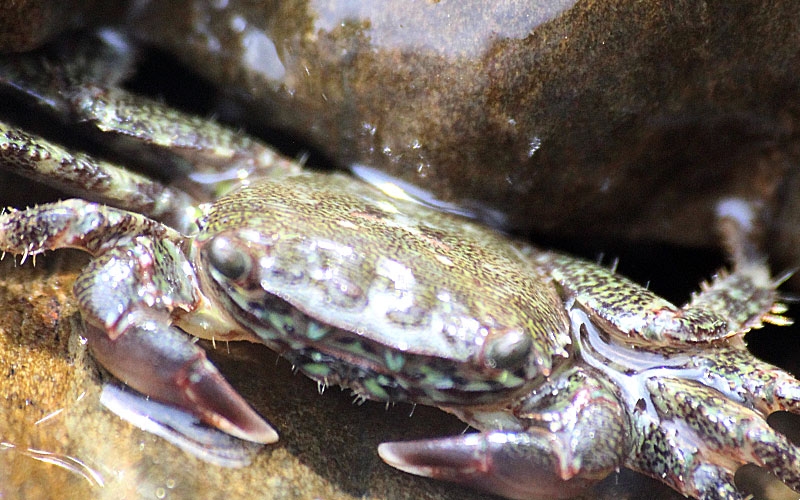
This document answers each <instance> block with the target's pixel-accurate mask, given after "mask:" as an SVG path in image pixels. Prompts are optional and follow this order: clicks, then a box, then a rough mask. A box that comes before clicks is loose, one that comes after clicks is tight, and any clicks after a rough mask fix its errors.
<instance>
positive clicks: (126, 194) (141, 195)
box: [0, 122, 192, 221]
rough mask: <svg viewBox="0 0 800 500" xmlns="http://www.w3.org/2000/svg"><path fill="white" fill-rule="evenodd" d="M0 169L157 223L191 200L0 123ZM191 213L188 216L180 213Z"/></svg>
mask: <svg viewBox="0 0 800 500" xmlns="http://www.w3.org/2000/svg"><path fill="white" fill-rule="evenodd" d="M0 168H3V169H6V170H8V171H9V172H13V173H15V174H19V175H24V176H25V177H28V178H30V179H33V180H36V181H39V182H43V183H45V184H48V185H50V186H52V187H55V188H58V189H60V190H63V191H64V192H67V193H71V194H73V195H76V196H81V197H84V198H87V199H90V200H92V201H96V202H100V203H105V204H109V205H113V206H115V207H117V208H121V209H124V210H131V211H133V212H138V213H142V214H145V215H147V216H148V217H152V218H154V219H157V220H162V221H163V220H167V219H170V218H174V217H175V214H181V215H184V212H185V211H186V208H187V207H189V206H190V204H191V201H192V200H191V199H190V198H189V196H187V195H186V194H185V193H182V192H180V191H177V190H175V189H172V188H169V187H167V186H164V185H163V184H161V183H159V182H156V181H154V180H152V179H150V178H148V177H146V176H144V175H140V174H136V173H134V172H130V171H128V170H125V169H123V168H120V167H118V166H116V165H113V164H111V163H109V162H106V161H103V160H99V159H97V158H94V157H93V156H91V155H88V154H85V153H72V152H70V151H67V150H66V149H64V148H63V147H61V146H59V145H57V144H53V143H52V142H50V141H47V140H45V139H43V138H41V137H38V136H36V135H33V134H30V133H28V132H25V131H24V130H22V129H19V128H16V127H12V126H9V125H7V124H5V123H2V122H0ZM186 215H187V216H188V215H191V214H186Z"/></svg>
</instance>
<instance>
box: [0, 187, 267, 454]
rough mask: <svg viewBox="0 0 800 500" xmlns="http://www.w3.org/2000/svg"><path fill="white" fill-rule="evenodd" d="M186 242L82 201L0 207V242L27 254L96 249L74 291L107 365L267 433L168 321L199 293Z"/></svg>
mask: <svg viewBox="0 0 800 500" xmlns="http://www.w3.org/2000/svg"><path fill="white" fill-rule="evenodd" d="M27 242H34V243H27ZM183 245H184V240H183V237H182V236H181V235H180V234H179V233H177V232H176V231H174V230H172V229H170V228H168V227H167V226H164V225H163V224H159V223H157V222H155V221H153V220H150V219H148V218H146V217H143V216H141V215H138V214H134V213H130V212H124V211H122V210H117V209H113V208H110V207H105V206H101V205H97V204H93V203H89V202H85V201H83V200H66V201H63V202H59V203H52V204H47V205H42V206H40V207H37V208H32V209H28V210H25V211H21V212H17V211H14V212H10V213H6V214H4V215H2V216H0V249H2V250H3V251H7V252H12V253H14V254H23V255H25V256H27V255H36V254H38V253H41V252H43V251H45V250H48V249H56V248H66V247H71V248H78V249H81V250H84V251H87V252H89V253H91V254H92V255H94V256H95V257H96V258H95V259H94V260H93V261H92V262H91V263H90V264H89V265H88V266H87V268H86V269H85V270H84V271H83V272H82V273H81V275H80V276H79V277H78V280H77V281H76V284H75V295H76V296H77V297H78V301H79V304H80V308H81V313H82V316H83V318H84V320H85V321H86V322H87V323H88V328H87V338H88V341H89V347H90V348H91V349H92V351H93V353H94V354H95V356H96V357H97V359H98V361H99V362H100V363H101V364H102V365H103V366H105V367H106V368H107V369H108V370H109V371H110V372H112V373H113V374H115V375H116V376H117V377H119V378H120V379H121V380H123V381H124V382H125V383H126V384H128V385H130V386H131V387H133V388H135V389H137V390H139V391H141V392H143V393H145V394H147V395H148V396H151V397H153V398H155V399H158V400H160V401H164V402H166V403H170V404H174V405H176V406H178V407H180V408H183V409H184V410H187V411H189V412H191V413H194V414H196V415H198V416H199V417H200V418H202V419H203V420H204V421H206V422H207V423H209V424H211V425H214V426H216V427H218V428H219V429H220V430H223V431H225V432H227V433H229V434H233V435H236V436H238V437H241V438H243V439H248V440H251V441H256V442H263V443H269V442H274V441H276V440H277V434H276V433H275V431H274V430H273V429H272V428H271V427H270V426H269V425H268V424H267V423H266V422H265V421H264V420H263V419H262V418H261V417H260V416H259V415H258V414H257V413H256V412H255V411H254V410H253V409H252V408H251V407H250V406H249V405H248V404H247V403H246V402H245V401H244V399H242V397H241V396H240V395H239V394H238V393H237V392H236V391H235V390H234V389H233V388H232V387H231V386H230V385H229V384H228V383H227V382H226V381H225V379H224V378H223V377H222V375H221V374H220V373H219V372H218V371H217V369H216V368H215V367H214V366H213V365H212V364H211V363H210V362H208V361H207V360H206V359H205V353H204V352H203V351H202V349H200V348H199V347H197V346H195V345H194V344H193V343H192V342H191V341H190V340H189V338H188V337H186V336H185V335H184V334H182V332H181V331H180V330H178V329H177V328H175V327H173V326H171V323H172V321H173V318H174V316H177V315H180V314H181V313H183V312H186V311H190V310H192V308H193V307H194V306H195V304H196V302H197V300H198V299H197V297H196V293H197V291H196V288H195V286H196V283H194V275H193V273H192V271H191V266H190V265H189V263H188V261H186V258H185V257H184V256H183V253H182V250H181V247H182V246H183Z"/></svg>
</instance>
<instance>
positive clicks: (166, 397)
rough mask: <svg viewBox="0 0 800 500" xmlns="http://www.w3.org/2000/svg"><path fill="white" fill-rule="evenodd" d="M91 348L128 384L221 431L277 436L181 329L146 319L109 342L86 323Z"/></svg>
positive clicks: (254, 437)
mask: <svg viewBox="0 0 800 500" xmlns="http://www.w3.org/2000/svg"><path fill="white" fill-rule="evenodd" d="M86 336H87V340H88V344H89V347H90V348H91V350H92V354H93V355H94V357H95V358H96V359H97V361H98V362H99V363H100V364H102V365H103V366H104V367H106V368H107V369H108V370H109V371H110V372H111V373H113V374H114V375H115V376H116V377H117V378H119V379H120V380H122V381H123V382H125V384H127V385H128V386H130V387H132V388H134V389H136V390H138V391H139V392H141V393H143V394H146V395H147V396H149V397H152V398H153V399H156V400H158V401H162V402H165V403H168V404H172V405H175V406H177V407H179V408H181V409H183V410H185V411H188V412H190V413H192V414H195V415H197V416H198V417H200V418H201V419H202V420H203V421H204V422H206V423H208V424H209V425H212V426H214V427H216V428H217V429H220V430H221V431H223V432H225V433H227V434H230V435H232V436H236V437H238V438H241V439H245V440H248V441H253V442H256V443H265V444H267V443H274V442H275V441H277V440H278V434H277V433H276V432H275V430H274V429H273V428H272V427H271V426H270V425H269V424H267V423H266V422H265V421H264V419H262V418H261V416H259V415H258V413H256V412H255V410H253V408H252V407H250V405H249V404H247V402H246V401H245V400H244V399H243V398H242V397H241V396H240V395H239V394H238V393H237V392H236V391H235V390H234V389H233V387H231V386H230V384H229V383H228V382H227V381H226V380H225V378H224V377H223V376H222V375H221V374H220V373H219V371H218V370H217V369H216V367H214V365H213V364H211V362H210V361H208V360H207V359H206V354H205V352H204V351H203V350H202V349H201V348H200V347H198V346H196V345H195V344H193V343H192V342H191V341H189V340H188V339H187V338H186V336H185V334H183V333H181V332H180V331H178V330H176V329H174V328H172V327H168V326H166V327H165V326H163V325H161V324H159V323H157V322H151V321H144V322H142V323H140V324H139V325H137V326H133V327H131V328H129V329H128V330H127V331H126V332H125V334H124V335H121V336H119V337H117V338H116V339H113V340H112V339H111V338H110V337H109V336H108V335H107V334H106V332H104V331H101V330H100V329H98V328H96V327H93V326H91V325H89V326H88V327H87V332H86Z"/></svg>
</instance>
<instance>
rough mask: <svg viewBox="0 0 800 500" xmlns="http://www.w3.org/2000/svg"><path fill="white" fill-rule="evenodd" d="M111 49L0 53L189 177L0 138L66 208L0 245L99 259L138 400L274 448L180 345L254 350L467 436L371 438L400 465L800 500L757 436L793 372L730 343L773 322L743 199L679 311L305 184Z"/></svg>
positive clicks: (95, 318)
mask: <svg viewBox="0 0 800 500" xmlns="http://www.w3.org/2000/svg"><path fill="white" fill-rule="evenodd" d="M104 40H105V41H106V42H113V43H107V44H105V45H103V46H102V49H103V50H98V46H97V45H96V44H95V43H87V44H86V45H87V47H90V48H91V50H90V51H89V50H88V48H85V49H86V50H82V49H81V47H77V48H76V47H70V49H69V50H68V51H67V52H68V53H69V58H68V61H67V62H65V61H64V60H63V59H59V58H61V57H66V56H64V53H59V54H57V55H56V56H50V55H49V56H35V57H20V58H17V59H9V60H7V61H6V62H4V63H3V64H2V65H1V66H0V79H2V80H3V83H4V85H5V86H6V88H14V89H17V90H21V91H22V92H23V93H24V94H25V95H26V96H29V97H32V98H33V99H34V105H36V106H42V107H45V108H47V109H49V110H51V111H55V112H57V113H59V115H60V116H69V117H70V119H72V120H76V121H78V122H80V123H82V124H83V125H89V126H90V127H91V129H92V133H94V132H102V133H103V134H112V135H115V136H116V138H117V139H118V140H117V141H115V143H116V144H117V145H121V147H122V148H123V149H124V150H126V151H129V150H131V147H132V145H133V146H134V147H136V148H138V149H137V150H139V151H148V152H149V153H150V154H153V153H155V156H157V157H158V158H159V159H160V160H163V159H164V158H167V159H168V160H169V161H170V162H171V163H172V164H173V166H178V167H180V169H182V172H181V173H179V174H176V175H175V176H174V177H173V179H172V181H171V183H169V184H167V183H166V182H163V181H157V180H154V179H152V178H150V177H148V176H146V175H143V174H137V173H133V172H130V171H128V170H126V169H124V168H123V167H120V166H118V165H117V164H115V163H112V162H108V161H105V160H100V159H97V158H95V157H93V156H90V155H86V154H83V153H72V152H70V151H68V150H66V149H64V148H63V147H61V146H59V145H57V144H55V143H53V142H50V141H48V140H47V139H45V138H43V137H41V136H38V135H35V134H31V133H29V132H27V131H25V130H23V129H22V128H20V127H18V126H16V125H10V124H2V125H0V164H2V166H3V167H4V168H7V169H9V170H11V171H13V172H15V173H19V174H22V175H26V176H28V177H32V178H34V179H38V180H40V181H43V182H44V183H47V184H51V185H53V186H56V187H58V188H60V189H63V190H64V191H66V192H70V193H72V194H74V195H77V196H79V198H75V199H69V200H65V201H60V202H56V203H48V204H45V205H40V206H37V207H33V208H28V209H26V210H14V209H9V210H7V211H6V212H5V213H4V214H3V215H2V216H0V250H2V251H3V252H4V253H10V254H13V255H21V256H22V259H23V260H25V259H26V258H35V257H36V256H37V255H39V254H41V253H43V252H45V251H46V250H54V249H59V248H66V247H71V248H77V249H80V250H83V251H86V252H88V253H90V254H91V255H92V256H93V258H92V260H91V262H90V263H89V264H88V266H87V267H86V268H85V269H84V271H83V272H82V274H81V275H80V277H79V278H78V280H77V281H76V284H75V288H74V292H75V295H76V297H77V300H78V302H79V304H80V308H81V312H82V316H83V319H84V321H85V323H86V337H87V341H88V344H89V347H90V349H91V351H92V353H93V355H94V356H95V358H96V359H97V361H98V362H99V363H100V364H102V365H103V366H104V367H105V368H106V369H107V370H108V371H109V372H111V373H112V374H114V375H115V376H116V377H118V378H119V379H120V380H122V381H123V382H125V383H126V384H128V385H129V386H130V387H132V388H134V389H136V390H138V391H140V392H141V393H143V394H146V395H147V396H148V397H151V398H154V399H157V400H160V401H164V402H166V403H169V404H171V405H174V406H176V407H178V408H180V409H182V410H183V411H186V412H190V413H192V414H194V415H197V416H198V417H200V418H201V419H202V420H203V421H205V422H206V423H207V424H209V425H211V426H213V427H216V428H218V429H220V430H221V431H223V432H226V433H228V434H231V435H233V436H236V437H238V438H241V439H244V440H249V441H253V442H258V443H270V442H274V441H275V440H276V439H277V433H276V432H275V430H274V429H273V428H272V427H271V426H270V425H269V424H268V423H267V422H265V421H264V419H262V418H261V417H260V416H259V415H258V414H257V413H256V412H255V411H254V410H253V409H252V408H251V407H250V406H249V404H248V403H247V402H246V401H245V400H244V399H243V398H242V397H241V396H239V395H238V394H237V392H236V391H235V389H233V388H232V387H231V386H230V385H229V384H228V383H227V382H226V381H225V379H224V378H223V376H222V375H221V374H220V373H219V372H218V371H217V370H216V368H215V367H214V366H213V365H212V364H211V363H210V362H208V361H207V359H206V357H205V353H204V352H203V350H202V349H201V348H199V347H198V346H197V345H196V344H195V343H194V342H192V340H191V337H189V336H188V335H187V334H191V335H194V336H198V337H202V338H207V339H213V340H217V341H219V340H248V341H252V342H259V343H263V344H265V345H266V346H267V347H269V348H270V349H272V350H274V351H275V352H277V353H279V354H280V355H281V356H283V357H285V358H286V359H288V360H289V361H290V362H291V363H292V364H293V365H294V366H295V367H297V368H298V369H299V370H300V371H301V372H303V373H304V374H306V375H307V376H309V377H310V378H312V379H314V380H317V381H318V382H319V383H320V384H322V385H326V386H327V385H335V384H338V385H341V386H344V387H348V388H350V389H352V390H353V391H354V392H355V393H356V394H358V395H359V396H360V397H362V398H364V399H374V400H380V401H408V402H412V403H419V404H425V405H432V406H436V407H439V408H441V409H443V410H445V411H447V412H450V413H453V414H455V415H456V416H458V417H459V418H461V419H462V420H464V421H465V422H467V423H468V424H469V425H470V426H472V427H474V428H476V429H477V430H478V431H479V432H476V433H470V434H464V435H460V436H455V437H447V438H439V439H432V440H426V441H415V442H396V443H384V444H382V445H381V446H380V447H379V450H378V451H379V454H380V456H381V457H382V458H383V459H384V460H385V461H386V462H388V463H389V464H391V465H393V466H395V467H397V468H399V469H401V470H404V471H407V472H411V473H414V474H419V475H425V476H430V477H434V478H441V479H445V480H450V481H455V482H459V483H462V484H466V485H468V486H472V487H476V488H479V489H483V490H486V491H489V492H492V493H496V494H499V495H503V496H506V497H508V498H518V499H534V498H553V497H565V496H572V495H574V494H577V493H578V492H580V491H582V490H584V489H586V488H587V487H589V486H591V485H592V484H594V483H595V482H597V481H599V480H600V479H602V478H603V477H605V476H607V475H609V474H610V473H612V472H614V471H615V470H617V469H618V468H620V467H628V468H630V469H633V470H636V471H639V472H642V473H644V474H647V475H650V476H653V477H655V478H657V479H660V480H661V481H663V482H664V483H666V484H667V485H669V486H671V487H672V488H674V489H675V490H677V491H679V492H681V493H683V494H685V495H691V496H695V497H699V498H709V499H738V498H743V494H742V493H741V492H739V491H738V490H737V488H736V486H735V484H734V481H733V476H734V473H735V472H736V469H737V468H738V467H739V466H740V465H742V464H745V463H754V464H756V465H758V466H761V467H764V468H766V469H767V470H769V471H770V472H772V473H773V474H774V475H776V476H777V477H778V478H779V479H780V480H782V481H783V482H784V483H785V484H787V485H788V486H789V487H791V488H793V489H795V490H798V491H800V448H798V447H797V446H795V445H794V444H793V443H791V442H790V441H789V440H788V439H787V438H786V437H785V436H784V435H782V434H781V433H779V432H778V431H776V430H774V429H772V427H770V426H769V425H768V424H767V422H766V417H767V416H768V415H769V414H771V413H772V412H775V411H781V410H783V411H790V412H794V413H800V381H798V380H797V379H795V378H794V377H793V376H791V375H790V374H789V373H787V372H785V371H782V370H781V369H779V368H777V367H774V366H771V365H769V364H767V363H764V362H761V361H759V360H758V359H756V358H755V357H754V356H753V355H752V354H750V353H749V351H748V350H747V349H746V346H745V343H744V340H743V337H744V334H745V333H746V332H747V331H749V330H750V329H752V328H758V327H760V326H761V325H762V323H765V322H769V323H775V324H786V323H788V322H789V320H788V319H787V318H785V317H783V316H782V314H783V313H784V312H785V307H784V306H783V305H782V304H781V303H780V302H779V297H778V294H777V291H776V289H777V287H778V286H779V284H780V282H781V280H780V279H775V278H773V277H772V276H771V275H770V272H769V270H768V268H767V265H766V263H765V262H766V261H765V259H764V258H763V256H762V255H761V252H760V251H759V249H758V248H757V247H756V246H755V245H754V244H752V243H751V241H753V240H754V238H753V233H754V232H756V231H757V225H756V224H755V219H756V212H757V207H755V206H752V205H751V204H748V203H746V202H744V201H741V200H736V199H732V200H726V201H725V202H724V203H721V204H720V205H719V207H718V215H719V228H720V232H721V237H722V238H723V240H724V241H725V242H726V244H727V248H728V249H729V251H730V255H731V260H732V269H731V271H730V272H721V273H720V274H719V275H717V276H716V277H715V278H714V279H713V280H712V281H711V282H710V283H708V284H706V285H704V286H703V288H702V290H701V292H699V293H698V294H696V295H695V296H694V297H692V299H691V300H690V301H689V302H688V303H687V304H686V305H685V306H683V307H677V306H675V305H673V304H671V303H670V302H668V301H666V300H665V299H663V298H660V297H659V296H657V295H655V294H654V293H652V292H651V291H649V290H648V289H646V288H644V287H641V286H639V285H637V284H635V283H633V282H631V281H629V280H627V279H625V278H624V277H621V276H619V275H618V274H616V273H615V272H614V271H613V270H611V269H608V268H605V267H602V266H599V265H596V264H592V263H590V262H587V261H584V260H580V259H577V258H574V257H571V256H568V255H565V254H561V253H557V252H551V251H546V250H542V249H538V248H535V247H532V246H530V245H529V244H527V243H524V242H520V241H516V240H514V239H511V238H509V237H507V236H505V235H502V234H500V233H498V232H495V231H493V230H491V229H489V228H486V227H483V226H481V225H478V224H476V223H474V222H472V221H469V220H466V219H463V218H460V217H458V216H456V215H453V214H446V213H441V212H438V211H436V210H433V209H432V208H429V207H426V206H423V205H421V204H419V203H416V202H414V201H412V200H410V199H408V197H407V196H406V194H405V193H404V192H403V191H402V189H399V187H398V186H396V185H387V186H384V189H383V190H379V189H376V187H375V186H368V185H366V184H362V183H359V182H356V181H354V180H353V179H352V178H349V177H346V176H344V175H343V174H336V173H322V172H310V171H303V170H302V169H301V168H300V166H299V165H298V164H297V163H296V162H292V161H289V160H286V159H284V158H283V157H281V156H280V155H279V154H277V153H275V152H274V151H273V150H271V149H270V148H269V147H267V146H265V145H263V144H262V143H260V142H258V141H256V140H254V139H251V138H250V137H248V136H246V135H243V134H241V133H237V132H234V131H231V130H229V129H226V128H224V127H223V126H220V125H218V124H215V123H214V122H210V121H208V120H204V119H200V118H197V117H193V116H189V115H185V114H182V113H180V112H177V111H174V110H171V109H169V108H166V107H165V106H164V105H161V104H159V103H157V102H153V101H149V100H147V99H144V98H142V97H138V96H136V95H132V94H130V93H127V92H126V91H124V90H121V89H119V88H117V86H116V85H114V80H113V78H112V79H110V80H109V79H108V78H109V75H115V76H120V75H121V74H122V73H124V71H114V70H113V69H114V66H113V64H111V65H110V66H109V64H110V63H109V61H112V60H113V61H119V60H123V59H125V57H124V56H126V54H128V50H127V49H126V48H125V46H124V43H121V42H120V41H119V40H117V39H115V38H114V37H113V34H106V35H105V38H104ZM103 51H106V52H103ZM76 54H78V55H80V57H78V56H76ZM87 54H93V55H91V56H89V55H87ZM50 57H55V60H53V59H50ZM114 64H116V63H114ZM109 68H111V69H109ZM91 76H97V78H91ZM54 82H55V83H54Z"/></svg>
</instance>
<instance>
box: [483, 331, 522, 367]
mask: <svg viewBox="0 0 800 500" xmlns="http://www.w3.org/2000/svg"><path fill="white" fill-rule="evenodd" d="M532 347H533V338H532V337H531V336H530V335H529V334H528V333H526V332H525V331H523V330H511V331H504V332H502V333H500V334H495V335H490V337H489V339H487V344H486V348H485V349H484V359H485V360H486V364H487V365H489V366H491V367H492V368H501V369H512V368H516V367H518V366H520V365H521V364H522V363H523V362H524V361H525V360H526V359H527V357H528V354H529V353H530V351H531V348H532Z"/></svg>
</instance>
